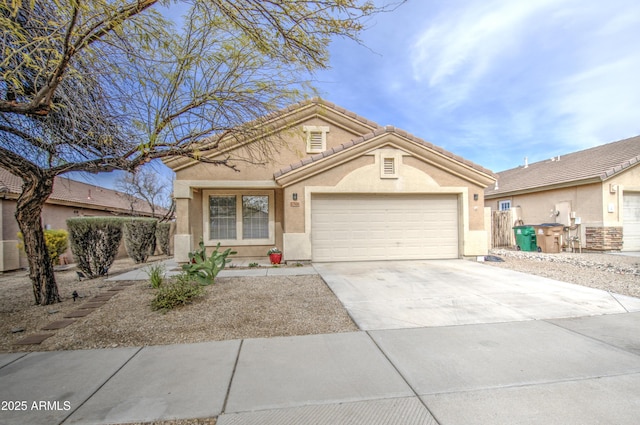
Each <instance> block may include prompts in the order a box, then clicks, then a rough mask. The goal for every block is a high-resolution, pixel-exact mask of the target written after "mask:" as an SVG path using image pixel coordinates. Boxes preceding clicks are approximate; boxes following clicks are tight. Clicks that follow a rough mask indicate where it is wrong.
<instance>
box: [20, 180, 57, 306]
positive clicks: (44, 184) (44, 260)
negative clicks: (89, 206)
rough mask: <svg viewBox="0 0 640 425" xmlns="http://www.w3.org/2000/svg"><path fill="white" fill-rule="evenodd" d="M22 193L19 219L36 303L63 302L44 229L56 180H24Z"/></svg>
mask: <svg viewBox="0 0 640 425" xmlns="http://www.w3.org/2000/svg"><path fill="white" fill-rule="evenodd" d="M23 182H24V184H23V187H22V194H21V195H20V197H19V198H18V204H17V207H16V220H17V221H18V226H19V227H20V231H21V232H22V236H23V238H24V250H25V252H26V254H27V259H28V260H29V277H30V278H31V282H32V284H33V295H34V297H35V301H36V304H40V305H48V304H53V303H57V302H60V295H59V294H58V284H57V283H56V279H55V276H54V274H53V264H51V259H50V258H49V252H48V251H47V245H46V243H45V241H44V231H43V230H42V219H41V213H42V207H43V206H44V203H45V201H46V200H47V198H48V197H49V195H51V192H52V191H53V177H49V176H47V177H43V176H42V175H40V176H33V177H31V178H28V179H24V178H23Z"/></svg>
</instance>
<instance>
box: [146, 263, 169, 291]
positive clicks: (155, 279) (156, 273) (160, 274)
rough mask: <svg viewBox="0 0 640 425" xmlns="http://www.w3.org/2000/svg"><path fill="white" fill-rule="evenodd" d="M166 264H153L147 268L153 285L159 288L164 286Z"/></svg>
mask: <svg viewBox="0 0 640 425" xmlns="http://www.w3.org/2000/svg"><path fill="white" fill-rule="evenodd" d="M164 272H165V269H164V265H162V264H160V263H158V264H152V265H150V266H149V268H148V269H147V275H148V276H149V282H151V287H152V288H155V289H158V288H159V287H161V286H162V282H163V280H164Z"/></svg>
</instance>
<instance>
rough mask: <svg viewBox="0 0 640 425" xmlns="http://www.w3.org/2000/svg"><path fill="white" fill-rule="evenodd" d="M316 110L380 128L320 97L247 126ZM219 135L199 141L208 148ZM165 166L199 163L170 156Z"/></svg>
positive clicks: (178, 168) (213, 153)
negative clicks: (334, 113)
mask: <svg viewBox="0 0 640 425" xmlns="http://www.w3.org/2000/svg"><path fill="white" fill-rule="evenodd" d="M314 108H326V109H328V110H331V111H334V112H336V113H338V114H341V115H343V116H345V117H347V118H349V119H351V120H353V121H356V122H358V123H360V124H362V125H364V126H366V127H369V128H380V125H379V124H377V123H375V122H373V121H371V120H369V119H367V118H365V117H363V116H360V115H358V114H356V113H355V112H351V111H349V110H347V109H345V108H343V107H341V106H338V105H336V104H335V103H333V102H329V101H327V100H324V99H322V98H320V97H313V98H310V99H306V100H303V101H300V102H298V103H294V104H291V105H289V106H287V107H285V108H282V109H280V110H277V111H274V112H272V113H270V114H267V115H266V116H264V117H262V118H259V119H255V120H253V121H251V122H249V123H248V124H247V125H249V126H252V125H255V126H262V125H265V124H269V123H277V122H278V120H280V119H284V120H285V122H286V120H287V119H288V117H289V116H290V115H294V116H295V114H296V113H298V112H301V113H305V112H307V113H308V112H309V111H314V110H315V111H317V109H314ZM218 137H219V135H214V136H210V137H205V138H203V139H202V140H200V141H199V143H200V144H201V145H202V146H206V145H207V143H210V142H211V141H217V140H218ZM218 153H219V152H218V151H213V152H205V156H206V155H216V154H218ZM162 161H163V162H164V163H165V165H167V166H168V167H170V168H172V169H173V170H180V169H182V168H185V167H188V166H191V165H193V164H197V163H198V161H197V160H195V159H192V158H186V157H179V156H170V157H167V158H164V159H163V160H162Z"/></svg>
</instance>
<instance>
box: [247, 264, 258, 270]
mask: <svg viewBox="0 0 640 425" xmlns="http://www.w3.org/2000/svg"><path fill="white" fill-rule="evenodd" d="M255 267H260V266H259V265H258V263H249V268H250V269H253V268H255Z"/></svg>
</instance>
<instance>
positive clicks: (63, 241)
mask: <svg viewBox="0 0 640 425" xmlns="http://www.w3.org/2000/svg"><path fill="white" fill-rule="evenodd" d="M18 239H20V243H18V249H20V250H24V238H23V236H22V232H18ZM44 243H45V244H46V245H47V251H48V252H49V258H50V259H51V262H52V263H53V264H56V263H57V262H58V260H59V258H60V256H61V255H62V254H64V252H65V251H66V250H67V248H68V247H69V233H68V232H67V231H66V230H62V229H60V230H45V231H44Z"/></svg>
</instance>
